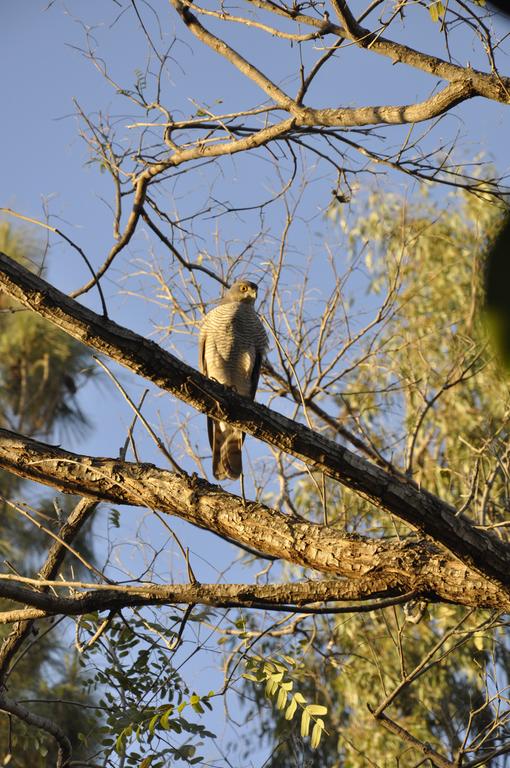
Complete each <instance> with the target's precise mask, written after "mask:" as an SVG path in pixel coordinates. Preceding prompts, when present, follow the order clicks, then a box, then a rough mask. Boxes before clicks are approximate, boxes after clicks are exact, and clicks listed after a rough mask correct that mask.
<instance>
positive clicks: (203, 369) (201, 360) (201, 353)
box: [198, 328, 214, 448]
mask: <svg viewBox="0 0 510 768" xmlns="http://www.w3.org/2000/svg"><path fill="white" fill-rule="evenodd" d="M205 337H206V331H205V329H204V328H202V330H201V331H200V338H199V342H198V367H199V369H200V373H203V374H204V376H208V372H207V358H206V354H205ZM207 435H208V437H209V445H210V446H211V448H214V421H213V419H211V417H210V416H208V417H207Z"/></svg>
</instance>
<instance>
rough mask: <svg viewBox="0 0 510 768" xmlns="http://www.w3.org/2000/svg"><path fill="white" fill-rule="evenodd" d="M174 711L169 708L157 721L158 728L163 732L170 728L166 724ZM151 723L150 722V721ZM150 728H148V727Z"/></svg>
mask: <svg viewBox="0 0 510 768" xmlns="http://www.w3.org/2000/svg"><path fill="white" fill-rule="evenodd" d="M173 711H174V709H173V707H169V708H168V709H167V710H166V712H164V713H163V715H162V716H161V719H160V721H159V724H160V726H161V727H162V728H163V729H164V730H165V731H168V729H169V728H170V727H171V726H170V725H169V723H168V720H169V718H170V715H171V714H172V713H173ZM151 722H152V721H151ZM149 727H150V726H149Z"/></svg>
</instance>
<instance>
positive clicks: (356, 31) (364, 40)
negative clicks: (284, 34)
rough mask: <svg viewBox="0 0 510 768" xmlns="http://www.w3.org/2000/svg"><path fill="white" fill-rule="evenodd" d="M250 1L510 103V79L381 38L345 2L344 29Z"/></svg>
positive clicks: (262, 1) (338, 7) (264, 1)
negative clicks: (348, 8) (469, 85)
mask: <svg viewBox="0 0 510 768" xmlns="http://www.w3.org/2000/svg"><path fill="white" fill-rule="evenodd" d="M249 2H250V3H251V4H252V5H256V6H257V7H258V8H261V9H263V10H265V11H269V12H270V13H273V14H277V15H279V16H282V17H284V18H286V19H287V20H289V21H293V22H295V23H296V24H306V25H308V26H311V27H315V28H316V29H321V30H322V34H323V35H325V36H326V35H328V34H332V35H335V36H336V37H339V38H341V39H346V40H351V41H352V42H355V43H356V45H358V46H359V47H361V48H369V49H370V50H371V51H372V52H374V53H378V54H380V55H381V56H385V57H387V58H389V59H391V60H392V61H393V62H394V63H395V64H406V65H407V66H410V67H413V68H414V69H419V70H421V71H422V72H427V73H428V74H430V75H433V76H434V77H438V78H440V79H442V80H447V81H448V82H450V83H454V82H462V81H464V82H466V81H467V80H469V81H470V82H471V83H472V85H473V87H474V89H475V91H476V93H477V95H478V96H484V97H485V98H486V99H491V100H492V101H499V102H501V103H503V104H509V103H510V77H505V76H503V75H499V74H493V73H488V72H481V71H480V70H477V69H472V68H471V67H463V66H461V65H459V64H453V63H452V62H449V61H445V60H444V59H441V58H440V57H439V56H431V55H429V54H428V53H423V52H422V51H417V50H416V49H415V48H410V47H409V46H408V45H404V44H403V43H397V42H395V41H393V40H389V39H388V38H386V37H384V36H383V35H380V34H379V32H372V31H371V30H369V29H366V28H365V27H363V26H362V25H361V24H359V23H357V22H356V21H354V17H353V15H352V13H349V18H347V15H346V4H345V3H342V4H341V5H340V4H339V3H336V9H335V10H336V11H337V12H338V10H340V20H341V22H342V24H344V26H342V25H337V24H331V23H330V24H328V25H327V27H326V26H325V25H324V22H323V21H322V20H321V19H319V18H317V17H313V16H308V15H306V14H304V13H294V11H293V10H292V9H290V8H289V9H286V8H283V7H282V6H279V5H276V4H275V3H271V2H268V1H267V0H249ZM342 6H343V9H342ZM353 21H354V25H353V23H352V22H353Z"/></svg>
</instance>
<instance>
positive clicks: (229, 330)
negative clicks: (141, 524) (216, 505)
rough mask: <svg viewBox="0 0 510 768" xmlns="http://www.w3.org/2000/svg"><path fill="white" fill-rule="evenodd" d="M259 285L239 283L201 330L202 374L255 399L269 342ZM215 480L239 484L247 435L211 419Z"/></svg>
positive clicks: (209, 423)
mask: <svg viewBox="0 0 510 768" xmlns="http://www.w3.org/2000/svg"><path fill="white" fill-rule="evenodd" d="M256 298H257V285H256V284H255V283H250V282H248V281H247V280H237V281H236V282H235V283H234V284H233V285H232V287H231V288H230V290H229V291H227V293H226V294H225V296H224V297H223V298H222V299H221V301H220V303H219V305H218V306H217V307H214V309H212V310H211V311H210V312H208V313H207V314H206V316H205V317H204V320H203V322H202V326H201V329H200V370H201V371H202V373H203V374H205V375H206V376H208V377H209V378H210V379H216V381H219V382H220V383H221V384H225V385H226V386H227V387H232V389H234V390H235V391H236V392H237V393H238V394H239V395H243V396H244V397H250V398H251V399H252V400H253V399H254V397H255V392H256V391H257V384H258V381H259V376H260V366H261V364H262V359H263V357H264V354H265V351H266V348H267V345H268V338H267V335H266V332H265V330H264V326H263V325H262V322H261V320H260V318H259V316H258V315H257V313H256V311H255V307H254V304H255V299H256ZM207 431H208V434H209V442H210V444H211V448H212V464H213V474H214V477H215V478H216V479H217V480H225V478H230V479H231V480H236V479H237V478H238V477H239V476H240V475H241V473H242V471H243V465H242V459H241V449H242V445H243V440H244V433H243V432H241V430H239V429H235V428H234V427H231V426H230V425H229V424H226V423H225V422H223V421H216V420H214V419H211V418H208V419H207Z"/></svg>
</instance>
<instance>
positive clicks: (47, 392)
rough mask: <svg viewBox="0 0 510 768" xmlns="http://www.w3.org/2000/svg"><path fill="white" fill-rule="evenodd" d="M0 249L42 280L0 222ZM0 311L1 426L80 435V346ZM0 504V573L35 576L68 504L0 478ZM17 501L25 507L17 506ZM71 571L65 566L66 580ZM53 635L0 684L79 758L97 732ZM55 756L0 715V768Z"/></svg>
mask: <svg viewBox="0 0 510 768" xmlns="http://www.w3.org/2000/svg"><path fill="white" fill-rule="evenodd" d="M0 249H1V250H2V251H3V252H5V253H7V254H9V256H10V257H11V258H12V259H15V260H16V261H17V262H19V263H22V264H25V265H26V266H28V267H29V268H30V269H32V270H35V271H37V272H38V273H39V274H40V273H41V272H43V271H44V262H45V257H46V251H45V249H44V247H42V246H41V245H40V243H39V242H37V241H36V240H34V239H33V238H32V237H31V236H30V235H29V233H28V232H27V231H26V230H22V229H13V228H12V227H11V226H10V225H9V224H8V223H7V222H0ZM0 311H1V314H0V347H1V353H0V382H1V387H0V412H1V424H2V427H6V428H9V429H14V430H16V431H22V432H25V433H26V434H29V435H38V436H41V437H45V438H51V437H52V436H55V435H57V434H59V433H60V434H62V435H69V434H70V433H71V432H72V431H73V430H74V431H79V432H81V431H82V430H83V429H85V428H87V427H88V426H89V421H88V419H87V418H86V416H85V414H83V413H82V411H81V409H80V406H79V403H78V402H77V399H76V393H77V391H78V388H79V387H81V386H82V385H83V384H84V382H85V381H86V380H87V379H89V378H90V376H91V375H92V368H91V365H90V362H91V361H90V354H89V352H88V350H87V349H86V347H84V346H83V345H82V344H79V343H78V342H76V341H74V340H73V339H71V338H70V337H69V336H67V335H66V334H64V333H62V331H59V330H58V329H57V328H56V327H55V326H52V325H50V324H49V323H48V322H47V321H45V320H43V319H42V318H41V317H39V316H38V315H36V314H34V313H31V312H26V311H25V310H24V309H23V308H22V307H20V305H19V304H18V303H17V302H13V301H11V300H9V299H8V298H7V297H6V296H5V295H2V297H1V310H0ZM0 495H1V499H2V533H1V537H0V550H1V552H2V556H3V558H2V559H3V562H4V565H5V569H6V571H7V572H10V573H15V574H16V573H20V572H24V573H29V572H32V573H36V572H37V570H38V568H39V567H40V564H41V559H42V558H43V557H44V554H45V553H46V550H47V548H48V533H47V531H44V530H41V529H40V528H39V527H38V526H39V524H40V523H42V524H43V526H45V527H47V528H49V530H50V531H56V530H58V522H59V521H58V518H57V513H58V515H60V516H61V517H62V518H65V517H66V516H67V515H68V514H69V513H70V512H71V510H72V506H73V504H72V501H73V500H72V499H70V498H68V497H61V498H60V499H55V503H56V504H57V505H58V506H57V507H55V506H54V501H53V499H52V498H51V497H50V498H48V497H47V498H44V497H43V498H40V494H38V493H37V491H36V488H35V487H34V486H33V484H31V483H28V482H26V481H23V480H21V479H20V478H17V477H16V476H14V475H12V474H7V473H5V472H2V473H1V475H0ZM37 496H39V498H37ZM20 497H24V498H25V500H26V504H25V505H19V503H18V500H19V498H20ZM74 501H75V502H76V500H74ZM88 533H89V535H90V530H89V531H88ZM80 549H81V551H82V553H83V555H84V556H85V557H86V558H87V559H89V558H90V556H91V553H92V548H91V545H90V540H87V538H82V540H81V541H80ZM78 566H79V564H78ZM80 570H81V569H80V567H78V568H77V567H76V564H75V565H74V569H72V570H71V571H70V572H69V573H73V572H74V573H75V574H77V573H79V572H80ZM63 573H64V571H63ZM0 605H1V607H2V610H5V611H8V610H9V609H10V608H12V606H13V603H12V602H11V601H8V600H1V601H0ZM61 633H62V622H61V621H58V622H55V621H54V620H51V621H49V622H43V624H42V626H41V627H40V628H38V629H36V630H35V631H34V632H30V633H29V635H28V637H27V642H26V644H25V646H24V648H23V650H22V652H21V653H20V655H19V657H17V658H16V660H15V662H14V663H13V664H12V666H10V668H9V669H8V670H5V672H7V674H5V676H4V679H3V684H4V685H5V686H6V688H7V690H8V692H9V695H10V696H11V697H14V698H16V699H17V700H20V701H22V702H31V706H32V708H33V710H34V711H35V712H36V713H37V712H38V713H40V714H46V715H48V716H50V717H51V718H53V719H55V720H56V721H58V722H59V723H60V725H61V727H62V729H63V731H64V732H65V733H66V734H67V736H68V737H69V739H70V740H71V742H72V744H73V746H74V749H75V750H76V751H77V754H78V756H79V754H80V742H79V740H78V734H79V733H87V732H88V731H89V730H90V729H91V728H92V726H93V725H94V726H95V725H97V721H96V719H95V718H93V717H92V713H93V709H92V708H93V706H94V700H93V698H92V697H90V696H89V695H87V693H86V692H85V690H84V682H83V677H82V676H81V674H80V673H79V667H78V663H77V657H76V654H74V653H73V652H69V651H68V648H67V647H66V646H67V643H66V641H65V640H64V638H63V637H62V634H61ZM7 634H8V627H5V626H4V627H0V638H2V639H5V637H6V636H7ZM56 754H57V750H56V744H55V741H54V739H51V738H49V737H48V735H47V734H45V733H44V731H42V730H39V729H32V728H29V727H27V726H26V724H25V723H24V721H23V720H21V719H19V718H13V717H11V716H10V715H8V714H6V713H5V712H2V713H1V714H0V755H1V756H2V759H3V761H4V764H5V765H7V764H10V765H14V766H26V765H31V766H34V767H36V766H45V765H47V764H48V762H50V763H54V762H55V760H56Z"/></svg>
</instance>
